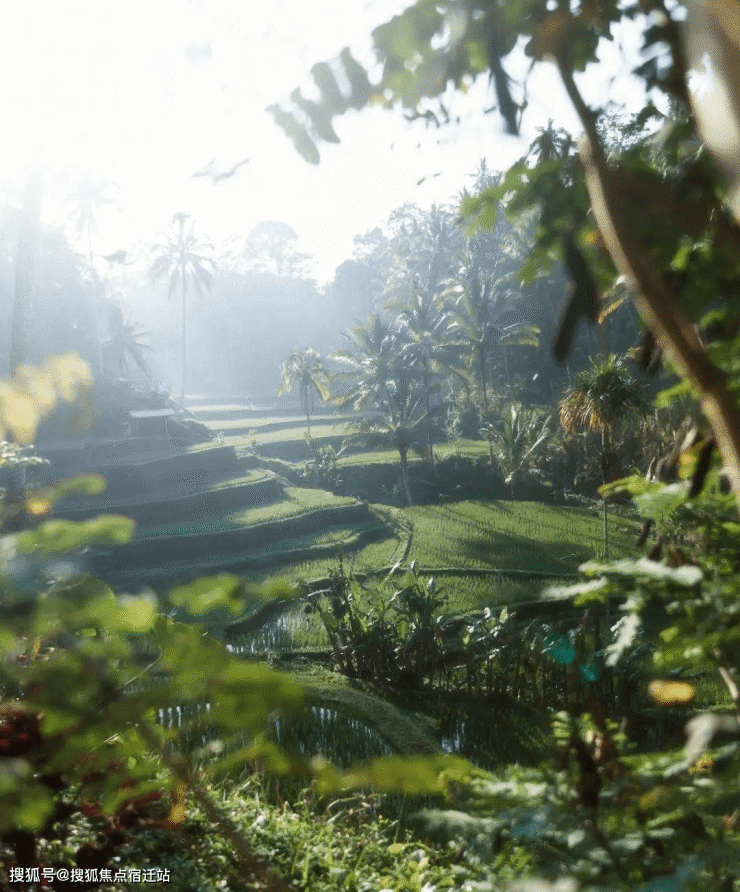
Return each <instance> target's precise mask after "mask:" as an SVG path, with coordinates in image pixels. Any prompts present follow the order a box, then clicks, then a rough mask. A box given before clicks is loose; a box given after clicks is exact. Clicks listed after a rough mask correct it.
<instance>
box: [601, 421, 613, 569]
mask: <svg viewBox="0 0 740 892" xmlns="http://www.w3.org/2000/svg"><path fill="white" fill-rule="evenodd" d="M610 449H611V441H610V437H609V429H608V428H607V427H604V429H603V431H602V432H601V478H602V481H603V482H604V483H608V480H607V479H606V462H607V456H608V454H609V450H610ZM604 560H605V561H608V560H609V510H608V508H607V505H606V496H605V497H604Z"/></svg>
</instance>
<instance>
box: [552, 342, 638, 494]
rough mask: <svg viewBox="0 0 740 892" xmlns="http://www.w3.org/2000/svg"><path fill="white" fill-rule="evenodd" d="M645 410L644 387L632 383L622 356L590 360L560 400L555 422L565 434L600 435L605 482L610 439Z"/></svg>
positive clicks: (612, 446)
mask: <svg viewBox="0 0 740 892" xmlns="http://www.w3.org/2000/svg"><path fill="white" fill-rule="evenodd" d="M648 408H649V404H648V401H647V399H646V397H645V391H644V387H643V386H642V385H641V384H640V383H639V382H638V381H637V380H636V378H635V376H634V374H633V373H632V371H631V370H630V367H629V364H628V361H627V359H626V358H625V357H624V356H618V355H616V354H611V355H609V356H607V357H606V358H604V359H592V360H591V362H590V365H589V367H588V368H587V369H583V370H582V371H580V372H577V373H576V374H575V376H574V378H573V382H572V383H571V385H570V386H569V387H568V389H567V390H566V392H565V395H564V396H563V398H562V399H561V400H560V404H559V418H560V424H561V426H562V428H563V430H565V431H567V432H568V433H574V434H577V433H581V434H582V433H597V434H600V435H601V452H602V470H603V473H604V483H606V482H607V480H606V477H607V476H608V465H609V463H610V462H611V461H612V458H613V456H612V452H613V448H614V437H615V435H616V434H617V432H618V431H623V430H624V428H625V426H626V425H627V424H628V423H629V422H630V421H631V420H635V419H637V418H639V416H640V415H643V414H645V413H646V412H647V410H648Z"/></svg>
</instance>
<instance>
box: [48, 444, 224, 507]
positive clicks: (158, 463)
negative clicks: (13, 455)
mask: <svg viewBox="0 0 740 892" xmlns="http://www.w3.org/2000/svg"><path fill="white" fill-rule="evenodd" d="M76 455H77V458H76V459H75V460H70V458H69V456H62V457H60V456H57V455H56V454H55V453H54V450H51V451H50V452H49V453H45V456H48V457H49V458H50V461H52V464H51V466H43V467H41V468H39V469H38V472H36V473H34V476H33V481H34V483H35V484H40V485H51V484H53V483H55V482H57V481H58V480H60V479H63V478H64V477H65V476H70V475H73V474H80V473H86V474H91V473H96V474H102V476H103V477H105V479H106V481H107V483H108V493H110V497H111V498H112V499H114V500H118V499H121V498H126V497H129V498H135V497H139V498H141V497H146V498H152V496H167V495H169V494H171V493H172V492H173V491H176V492H180V493H183V492H188V491H190V492H194V491H197V490H199V489H200V490H203V489H207V488H208V487H210V486H212V485H213V484H214V483H220V482H222V481H223V480H226V479H228V478H229V477H235V476H237V475H238V474H239V472H240V470H241V465H240V462H239V459H238V458H237V455H236V452H235V451H234V449H233V448H232V447H231V446H209V447H207V448H205V449H198V450H194V451H192V452H182V451H169V452H165V454H164V455H162V454H161V453H160V454H159V455H157V456H156V457H147V456H143V457H142V455H141V454H140V453H135V454H131V455H126V454H122V455H120V456H119V460H118V461H117V462H116V463H115V464H113V463H109V462H110V456H107V455H106V456H103V455H100V454H98V455H97V459H96V458H95V457H93V458H91V460H90V461H84V462H81V461H80V457H79V449H78V451H77V453H76Z"/></svg>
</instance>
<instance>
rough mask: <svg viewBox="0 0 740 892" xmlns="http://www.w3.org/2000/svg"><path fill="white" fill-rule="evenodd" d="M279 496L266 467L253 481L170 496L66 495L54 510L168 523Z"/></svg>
mask: <svg viewBox="0 0 740 892" xmlns="http://www.w3.org/2000/svg"><path fill="white" fill-rule="evenodd" d="M282 498H283V485H282V483H281V482H280V481H279V480H278V479H277V477H276V476H275V475H274V474H272V473H271V472H269V471H267V472H264V474H263V476H262V477H261V478H260V477H257V478H256V479H255V480H254V481H252V482H245V483H242V484H240V485H236V486H222V487H219V488H215V489H214V488H208V489H200V490H197V491H195V492H191V493H184V494H177V495H176V494H173V495H171V496H169V497H165V496H164V495H163V496H161V497H160V498H158V499H156V500H152V499H147V500H142V499H141V498H140V497H139V496H137V497H133V498H129V499H124V498H116V497H115V495H113V496H111V494H110V491H107V492H106V493H105V494H104V495H103V496H100V497H98V498H94V499H93V498H88V499H85V500H81V499H74V500H72V499H65V500H63V501H62V502H60V503H59V506H57V507H55V510H54V514H55V516H57V517H62V518H65V519H67V520H86V519H88V518H90V517H95V516H96V515H98V514H101V513H104V514H122V515H124V516H125V517H130V518H131V520H133V521H135V522H136V525H137V527H139V528H141V527H151V526H156V525H158V524H159V525H161V524H165V523H171V522H172V519H173V518H175V517H186V518H188V520H189V521H193V522H197V521H199V520H203V519H206V518H209V517H212V516H216V517H217V516H218V515H220V514H224V513H226V512H229V511H240V510H244V509H248V508H259V507H262V506H264V505H271V504H273V503H275V502H278V501H280V500H281V499H282Z"/></svg>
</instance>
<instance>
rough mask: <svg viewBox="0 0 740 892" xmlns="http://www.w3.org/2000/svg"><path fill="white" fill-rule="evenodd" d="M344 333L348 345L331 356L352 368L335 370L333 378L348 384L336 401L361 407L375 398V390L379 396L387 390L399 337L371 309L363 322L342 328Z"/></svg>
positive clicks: (358, 408)
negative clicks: (341, 370)
mask: <svg viewBox="0 0 740 892" xmlns="http://www.w3.org/2000/svg"><path fill="white" fill-rule="evenodd" d="M342 337H343V338H344V339H345V340H346V341H347V344H348V349H345V350H335V351H334V353H332V355H331V358H332V359H333V360H335V361H336V362H338V363H341V364H342V365H345V366H348V367H349V369H350V371H348V372H347V373H339V374H335V375H334V376H333V379H334V381H335V382H337V383H347V384H348V385H349V386H348V387H347V389H346V390H345V391H343V392H342V393H341V394H339V395H338V396H337V397H336V399H335V402H336V403H337V404H338V405H340V406H343V407H345V408H347V407H349V406H351V407H353V408H354V410H355V411H360V410H361V409H363V408H364V407H365V406H366V405H367V404H368V403H369V402H371V401H372V397H373V395H374V394H378V395H379V396H380V397H383V396H384V395H385V394H386V389H387V383H388V381H389V379H390V378H391V377H392V368H393V362H394V358H395V357H396V354H397V352H398V349H397V348H398V337H397V334H396V332H395V331H394V330H393V329H392V328H391V326H390V325H389V324H388V323H387V322H385V321H384V320H383V319H381V317H380V315H379V314H378V313H371V315H370V316H368V318H367V319H366V320H365V321H364V322H361V323H360V324H359V325H355V326H353V327H352V328H350V330H349V331H347V332H343V333H342Z"/></svg>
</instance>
